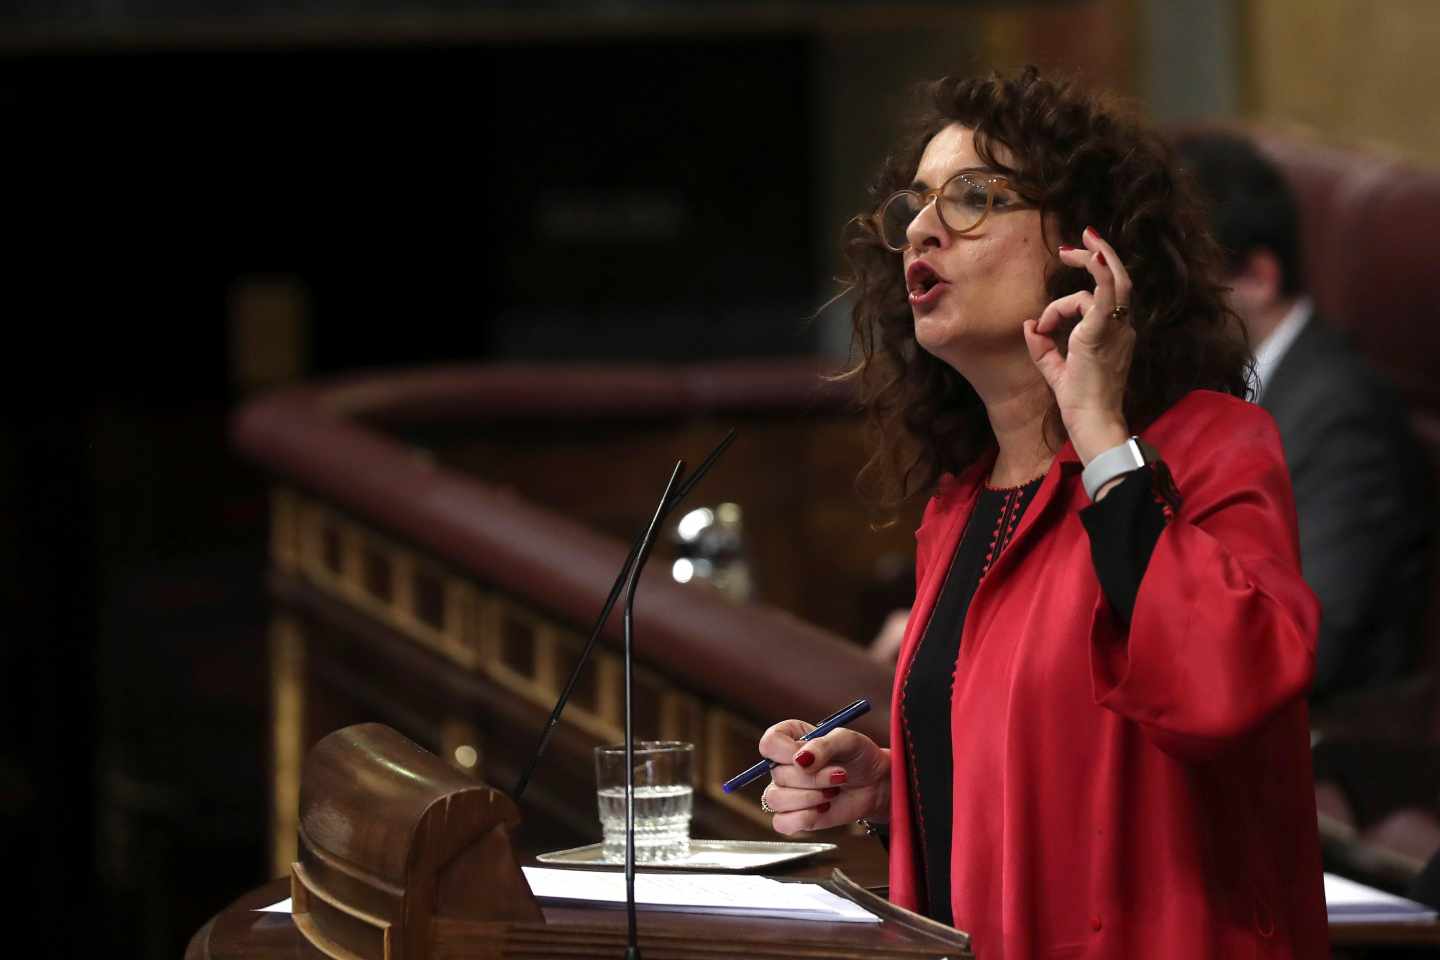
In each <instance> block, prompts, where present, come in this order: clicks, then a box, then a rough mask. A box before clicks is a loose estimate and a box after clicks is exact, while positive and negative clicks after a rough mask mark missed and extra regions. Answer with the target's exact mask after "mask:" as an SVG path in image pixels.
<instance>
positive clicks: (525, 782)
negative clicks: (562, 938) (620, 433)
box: [510, 430, 735, 803]
mask: <svg viewBox="0 0 1440 960" xmlns="http://www.w3.org/2000/svg"><path fill="white" fill-rule="evenodd" d="M734 441H735V431H734V430H731V431H730V432H729V433H727V434H725V437H724V438H723V439H722V440H721V441H720V442H719V443H718V444H716V445H715V449H714V450H711V451H710V454H709V455H708V456H707V457H706V458H705V459H704V460H702V461H701V462H700V466H699V467H697V468H696V470H695V472H694V473H692V474H690V476H689V477H688V478H687V479H686V480H685V482H684V483H682V484H681V485H680V487H679V488H678V489H677V490H675V491H674V493H673V494H671V493H669V488H666V489H667V500H666V501H664V504H663V513H662V515H661V522H664V517H665V516H668V515H669V513H670V511H672V510H674V509H675V507H677V506H679V504H680V502H681V501H682V500H684V499H685V497H686V496H687V495H688V494H689V493H690V491H691V490H694V489H695V485H696V484H697V483H699V482H700V481H701V480H702V479H703V478H704V476H705V474H707V473H709V472H710V468H711V467H713V466H714V465H715V462H716V461H717V460H719V459H720V455H721V454H723V453H724V452H725V451H726V450H727V449H729V447H730V444H731V443H733V442H734ZM649 532H650V528H649V527H648V526H647V527H646V528H644V529H643V530H641V531H640V534H639V535H638V536H636V538H635V542H634V543H633V544H631V546H630V553H629V555H628V556H626V557H625V562H624V563H623V564H622V565H621V566H620V574H619V576H617V577H616V578H615V583H614V585H613V586H612V587H611V588H610V595H609V596H608V597H606V598H605V605H604V606H603V607H602V608H601V609H600V616H599V617H597V618H596V620H595V628H594V629H593V630H591V631H590V639H589V640H587V641H585V649H584V650H582V651H581V652H580V657H579V658H578V659H577V660H576V661H575V667H574V669H573V670H571V671H570V679H569V680H567V681H566V682H565V689H563V690H562V691H560V698H559V699H558V700H556V701H555V709H553V710H551V711H550V718H549V719H548V720H546V721H545V727H544V729H542V730H541V731H540V742H539V743H538V744H537V745H536V747H535V753H534V755H533V756H531V758H530V762H529V763H528V764H527V765H526V767H525V769H524V771H523V772H522V773H521V774H520V779H519V780H517V781H516V783H515V789H514V790H513V791H512V792H511V794H510V798H511V799H512V800H514V801H515V802H516V803H519V802H520V798H521V797H522V796H524V794H525V788H526V787H528V786H529V785H530V778H531V777H532V776H534V774H535V768H536V767H537V766H539V764H540V758H541V757H542V756H544V755H545V748H546V747H548V746H549V745H550V737H551V736H552V735H553V734H554V733H555V726H556V725H557V724H558V723H559V722H560V714H561V713H563V712H564V711H565V704H566V703H568V702H569V700H570V695H571V694H572V693H574V692H575V685H576V684H577V683H579V682H580V671H582V670H583V669H584V668H585V664H587V663H589V662H590V655H591V653H593V652H594V650H595V644H596V643H597V642H598V641H599V640H600V632H601V631H602V630H604V629H605V623H606V621H608V620H609V619H610V611H611V610H613V609H614V607H615V601H616V600H618V599H619V598H620V591H622V590H624V589H625V583H626V580H627V579H628V578H629V576H630V568H631V567H632V566H634V564H635V558H636V557H637V556H639V554H640V546H641V544H642V543H643V542H644V540H645V537H646V535H647V534H649Z"/></svg>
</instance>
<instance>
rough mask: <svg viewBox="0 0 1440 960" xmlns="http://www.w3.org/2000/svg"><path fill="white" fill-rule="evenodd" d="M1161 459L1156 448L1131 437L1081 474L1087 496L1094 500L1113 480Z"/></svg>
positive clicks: (1098, 457) (1102, 454)
mask: <svg viewBox="0 0 1440 960" xmlns="http://www.w3.org/2000/svg"><path fill="white" fill-rule="evenodd" d="M1159 459H1160V457H1159V455H1158V454H1157V453H1156V452H1155V448H1154V447H1152V446H1150V445H1149V444H1148V443H1146V442H1145V441H1143V440H1141V439H1140V438H1139V437H1131V438H1130V439H1129V440H1126V441H1125V442H1124V443H1122V444H1119V445H1118V446H1114V447H1111V448H1110V449H1109V450H1105V451H1102V452H1101V453H1099V454H1097V455H1096V456H1095V459H1094V460H1091V461H1090V462H1089V463H1087V464H1086V465H1085V469H1084V471H1083V472H1081V474H1080V482H1081V483H1083V484H1084V485H1085V495H1086V496H1088V497H1089V498H1090V499H1091V500H1094V499H1095V494H1097V493H1099V492H1100V488H1101V487H1103V486H1105V484H1107V483H1109V482H1110V481H1111V480H1114V479H1115V478H1116V477H1118V476H1120V475H1122V474H1126V473H1129V472H1131V471H1132V470H1139V469H1140V468H1141V467H1143V466H1145V465H1146V464H1147V463H1154V462H1155V461H1156V460H1159Z"/></svg>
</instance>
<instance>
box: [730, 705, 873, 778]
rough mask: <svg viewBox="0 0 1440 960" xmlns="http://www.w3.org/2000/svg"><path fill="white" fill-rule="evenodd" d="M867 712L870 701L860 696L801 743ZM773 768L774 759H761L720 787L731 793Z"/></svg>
mask: <svg viewBox="0 0 1440 960" xmlns="http://www.w3.org/2000/svg"><path fill="white" fill-rule="evenodd" d="M869 712H870V701H869V700H866V699H865V698H864V697H861V698H860V699H859V700H856V701H855V702H854V703H852V704H850V706H848V707H845V708H844V709H843V710H837V711H836V712H834V713H832V714H830V716H828V717H826V718H825V719H824V720H821V721H820V722H819V723H817V724H816V725H815V729H814V730H811V731H810V732H809V733H807V734H805V736H803V737H801V738H800V740H801V742H802V743H803V742H804V741H806V740H814V739H815V738H816V737H823V736H825V734H827V733H829V732H830V731H831V730H834V729H836V728H837V727H843V726H845V724H847V723H849V722H850V721H851V720H854V719H855V718H856V717H863V716H864V715H865V714H867V713H869ZM774 769H775V761H774V760H761V761H760V762H759V763H757V764H755V766H753V767H751V768H750V769H749V770H746V771H745V772H744V773H740V774H736V775H735V776H733V777H731V778H730V779H729V780H726V781H725V783H724V785H723V786H722V787H721V789H722V790H724V791H725V792H726V793H733V792H735V791H736V790H739V789H740V788H741V787H743V786H745V785H746V784H749V783H753V782H755V781H756V780H759V779H760V778H761V777H763V776H765V774H767V773H769V772H770V771H771V770H774Z"/></svg>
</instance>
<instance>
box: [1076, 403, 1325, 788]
mask: <svg viewBox="0 0 1440 960" xmlns="http://www.w3.org/2000/svg"><path fill="white" fill-rule="evenodd" d="M1197 407H1198V408H1199V409H1198V410H1197V409H1196V408H1197ZM1167 421H1169V422H1168V423H1167ZM1152 436H1153V439H1151V438H1152ZM1146 437H1147V439H1151V442H1152V443H1154V444H1155V446H1156V447H1157V449H1158V450H1159V451H1160V455H1161V456H1162V457H1163V458H1164V459H1165V461H1166V463H1167V464H1168V465H1169V467H1170V469H1171V472H1172V473H1173V474H1174V476H1175V482H1176V484H1177V486H1178V487H1179V489H1180V495H1181V504H1180V509H1179V510H1178V511H1177V512H1176V514H1175V516H1174V517H1173V518H1172V519H1171V522H1170V523H1169V524H1168V525H1167V526H1166V528H1165V530H1164V532H1163V533H1161V535H1160V539H1159V540H1158V541H1157V542H1156V545H1155V551H1154V553H1153V554H1152V555H1151V557H1150V563H1149V566H1148V567H1147V568H1146V570H1145V575H1144V577H1143V578H1142V579H1141V582H1140V589H1139V593H1138V594H1137V596H1136V599H1135V612H1134V616H1133V618H1132V620H1131V623H1130V626H1129V628H1128V630H1127V629H1126V627H1125V625H1124V624H1123V623H1121V622H1119V621H1118V620H1117V619H1116V618H1115V617H1114V615H1113V613H1112V612H1111V611H1110V607H1109V604H1108V603H1107V601H1106V600H1105V598H1104V597H1103V595H1102V596H1101V597H1100V598H1099V600H1098V602H1097V603H1096V605H1095V609H1094V612H1093V622H1092V629H1091V642H1092V647H1091V656H1090V664H1091V673H1092V683H1093V690H1094V695H1095V699H1096V702H1098V703H1099V704H1100V705H1102V706H1104V707H1106V708H1108V709H1110V710H1113V711H1114V712H1116V713H1117V714H1119V715H1121V716H1123V717H1126V718H1127V719H1130V720H1133V721H1135V722H1136V723H1139V724H1140V725H1141V726H1142V727H1143V728H1144V729H1145V731H1146V733H1147V735H1148V736H1149V737H1150V739H1151V740H1152V741H1153V742H1154V743H1155V744H1156V745H1157V746H1159V747H1160V748H1161V749H1163V750H1165V751H1167V752H1168V753H1171V754H1173V755H1175V756H1178V757H1182V758H1185V759H1192V760H1194V759H1203V758H1206V757H1208V756H1210V755H1213V754H1215V753H1217V752H1219V751H1221V750H1223V749H1225V748H1226V747H1227V746H1228V745H1229V744H1231V743H1232V742H1234V741H1235V740H1236V739H1238V738H1240V737H1242V736H1244V735H1246V734H1247V733H1250V732H1252V731H1254V730H1256V729H1257V728H1258V727H1260V726H1261V725H1262V724H1264V723H1265V722H1266V720H1268V719H1269V718H1270V717H1271V716H1273V715H1274V714H1275V713H1276V712H1277V711H1278V710H1279V709H1281V708H1282V707H1284V706H1285V705H1287V704H1289V703H1291V702H1293V701H1294V700H1295V699H1297V698H1300V697H1303V696H1304V695H1305V693H1306V691H1307V690H1308V689H1309V686H1310V682H1311V679H1312V676H1313V673H1314V665H1315V638H1316V634H1317V631H1318V627H1319V604H1318V603H1317V601H1316V599H1315V595H1314V594H1313V593H1312V592H1311V591H1310V588H1309V587H1307V586H1306V585H1305V582H1304V580H1303V579H1302V578H1301V575H1300V559H1299V536H1298V534H1297V532H1296V523H1295V505H1294V499H1293V496H1292V493H1291V489H1290V475H1289V472H1288V470H1287V469H1286V466H1285V459H1284V455H1283V452H1282V449H1281V446H1280V438H1279V434H1278V433H1277V432H1276V429H1275V425H1274V422H1273V421H1272V420H1271V419H1270V416H1269V414H1267V413H1265V412H1264V411H1263V410H1261V409H1260V408H1259V407H1255V406H1253V405H1251V404H1248V403H1244V402H1242V401H1239V400H1234V399H1232V398H1220V397H1217V396H1216V395H1214V394H1210V395H1208V397H1203V398H1200V399H1198V400H1197V401H1195V402H1192V401H1191V400H1190V399H1188V398H1187V400H1186V401H1182V402H1181V403H1180V404H1178V405H1177V406H1176V407H1175V408H1174V409H1172V410H1171V411H1170V412H1168V413H1167V414H1166V415H1165V416H1164V417H1162V418H1161V419H1160V420H1159V421H1157V422H1156V424H1155V426H1154V428H1152V430H1150V431H1146Z"/></svg>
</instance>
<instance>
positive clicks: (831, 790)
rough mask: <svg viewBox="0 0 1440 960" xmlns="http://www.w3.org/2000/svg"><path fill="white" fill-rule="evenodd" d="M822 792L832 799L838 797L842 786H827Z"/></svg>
mask: <svg viewBox="0 0 1440 960" xmlns="http://www.w3.org/2000/svg"><path fill="white" fill-rule="evenodd" d="M820 793H821V795H822V796H824V797H826V798H828V799H830V800H834V799H835V798H836V797H838V796H840V788H839V787H826V788H825V789H824V790H821V791H820Z"/></svg>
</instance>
